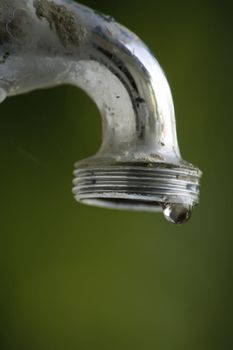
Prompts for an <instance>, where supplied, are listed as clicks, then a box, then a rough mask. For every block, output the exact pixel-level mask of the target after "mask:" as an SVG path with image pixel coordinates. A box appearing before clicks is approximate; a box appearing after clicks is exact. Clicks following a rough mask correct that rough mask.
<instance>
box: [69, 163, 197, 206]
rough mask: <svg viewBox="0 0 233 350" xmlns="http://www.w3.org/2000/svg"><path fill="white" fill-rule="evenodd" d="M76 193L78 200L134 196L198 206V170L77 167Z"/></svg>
mask: <svg viewBox="0 0 233 350" xmlns="http://www.w3.org/2000/svg"><path fill="white" fill-rule="evenodd" d="M74 174H75V179H74V189H73V193H74V195H75V197H76V199H78V200H80V201H85V199H98V198H100V199H101V198H105V199H111V198H112V199H114V198H116V199H117V198H119V199H123V200H124V199H125V200H126V199H129V200H130V199H132V200H137V201H140V200H141V201H151V202H156V203H157V204H158V203H159V204H160V205H161V206H163V205H165V204H166V203H186V204H190V205H195V204H197V203H198V197H199V172H198V170H195V169H194V170H190V169H188V168H187V169H185V168H179V167H174V168H167V167H155V168H145V167H131V166H127V167H126V166H111V167H90V168H89V167H88V168H84V169H76V170H75V172H74Z"/></svg>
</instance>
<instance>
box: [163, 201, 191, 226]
mask: <svg viewBox="0 0 233 350" xmlns="http://www.w3.org/2000/svg"><path fill="white" fill-rule="evenodd" d="M192 209H193V208H192V206H191V205H189V204H182V203H180V204H179V203H173V204H170V203H168V204H166V205H165V206H164V209H163V215H164V217H165V218H166V219H167V220H168V221H170V222H172V223H173V224H184V223H185V222H187V221H188V220H189V219H190V218H191V215H192Z"/></svg>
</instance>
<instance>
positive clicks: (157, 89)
mask: <svg viewBox="0 0 233 350" xmlns="http://www.w3.org/2000/svg"><path fill="white" fill-rule="evenodd" d="M0 63H1V64H0V102H1V101H3V100H4V99H5V98H6V97H7V96H13V95H16V94H20V93H25V92H28V91H31V90H34V89H38V88H45V87H52V86H58V85H60V84H64V83H66V84H67V83H68V84H73V85H76V86H78V87H80V88H81V89H83V90H84V91H85V92H86V93H87V94H88V95H89V96H90V97H91V98H92V99H93V100H94V101H95V103H96V105H97V107H98V109H99V111H100V114H101V117H102V125H103V128H102V130H103V136H102V138H103V142H102V145H101V147H100V149H99V151H98V152H97V154H96V155H95V156H92V157H90V158H88V159H86V160H83V161H80V162H78V163H77V164H76V165H75V180H74V190H73V192H74V195H75V198H76V199H77V200H78V201H81V202H83V203H85V204H91V205H98V206H104V207H110V208H120V209H132V210H150V211H163V213H164V215H165V217H166V218H167V219H168V220H170V221H172V222H174V223H183V222H185V221H187V219H189V217H190V215H191V211H192V208H193V206H195V205H196V204H197V203H198V197H199V179H200V177H201V172H200V170H199V169H197V168H196V167H194V166H192V165H191V164H188V163H186V162H184V161H183V160H182V158H181V155H180V151H179V146H178V142H177V136H176V124H175V113H174V106H173V100H172V95H171V92H170V88H169V85H168V82H167V79H166V77H165V75H164V73H163V71H162V69H161V67H160V66H159V64H158V62H157V60H156V59H155V57H154V56H153V54H152V53H151V52H150V51H149V49H148V48H147V47H146V46H145V45H144V44H143V42H142V41H141V40H140V39H139V38H138V37H137V36H136V35H135V34H133V33H132V32H130V31H129V30H128V29H126V28H125V27H123V26H122V25H120V24H118V23H117V22H116V21H115V20H114V19H113V18H112V17H110V16H105V15H103V14H101V13H99V12H97V11H94V10H92V9H89V8H87V7H85V6H83V5H80V4H77V3H75V2H73V1H70V0H22V1H20V2H18V1H16V0H8V1H0Z"/></svg>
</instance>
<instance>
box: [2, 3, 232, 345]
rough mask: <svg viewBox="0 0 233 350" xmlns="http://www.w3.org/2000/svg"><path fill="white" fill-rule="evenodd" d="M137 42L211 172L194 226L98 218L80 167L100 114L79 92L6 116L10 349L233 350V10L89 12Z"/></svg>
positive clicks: (124, 216) (15, 101)
mask: <svg viewBox="0 0 233 350" xmlns="http://www.w3.org/2000/svg"><path fill="white" fill-rule="evenodd" d="M83 3H84V4H86V5H88V6H91V7H94V8H95V9H98V10H100V11H102V12H104V13H106V14H111V15H113V16H114V17H115V18H116V19H117V20H118V21H120V22H121V23H123V24H124V25H126V26H127V27H129V28H130V29H132V30H133V31H135V32H136V33H137V34H138V35H139V36H140V37H141V38H142V39H143V40H144V41H145V42H146V43H147V44H148V46H150V48H151V49H152V51H153V52H154V53H155V55H156V57H157V58H158V60H159V62H160V63H161V65H162V67H163V68H164V70H165V72H166V73H167V76H168V79H169V82H170V85H171V88H172V92H173V96H174V102H175V107H176V115H177V126H178V138H179V143H180V147H181V152H182V155H183V158H184V159H186V160H188V161H190V162H193V163H194V164H196V165H197V166H199V167H200V168H201V169H202V170H203V173H204V176H203V180H202V191H201V202H200V206H199V207H198V208H197V210H196V211H195V213H194V215H193V218H192V220H191V221H190V222H189V223H188V224H186V225H184V226H173V225H171V224H169V223H167V222H166V221H165V220H164V219H163V217H162V215H159V214H153V213H132V212H120V211H111V210H104V209H98V208H92V207H85V206H82V205H79V204H78V203H76V202H75V201H74V199H73V197H72V194H71V187H72V171H73V163H74V162H75V161H77V160H80V159H83V158H85V157H87V156H89V155H92V154H94V153H95V152H96V150H97V149H98V147H99V145H100V141H101V123H100V117H99V113H98V111H97V109H96V107H95V105H94V103H93V102H92V101H90V99H89V98H88V97H87V96H86V95H85V94H84V93H83V92H82V91H81V90H78V89H77V88H74V87H61V88H56V89H52V90H46V91H39V92H38V91H37V92H33V93H30V94H28V95H25V96H19V97H14V98H10V99H7V100H6V101H5V102H4V103H3V104H2V105H1V106H0V157H1V158H0V159H1V171H0V181H1V188H0V195H1V221H0V233H1V235H0V250H1V251H0V279H1V280H0V320H1V324H0V326H1V327H0V333H1V338H0V349H1V350H11V349H14V350H16V349H17V350H19V349H24V350H27V349H30V350H39V349H40V350H41V349H50V350H53V349H54V350H55V349H56V350H73V349H76V350H77V349H80V350H97V349H101V350H105V349H106V350H119V349H122V350H124V349H127V350H129V349H132V350H133V349H134V350H150V349H153V350H155V349H156V350H176V349H177V350H178V349H179V350H187V349H188V350H197V349H199V350H202V349H203V350H210V349H211V350H213V349H224V350H225V349H226V350H229V349H232V348H233V339H232V334H233V327H232V326H233V323H232V322H233V319H232V313H233V308H232V299H233V296H232V292H233V283H232V277H233V274H232V272H233V271H232V267H233V264H232V263H233V255H232V246H233V229H232V218H231V215H232V212H231V210H232V201H231V196H232V194H233V186H232V172H233V165H232V146H233V138H232V130H233V118H232V115H231V114H232V59H233V46H232V35H233V24H232V23H233V16H232V6H231V4H230V2H229V3H228V2H226V1H225V2H224V1H221V2H220V1H201V0H198V1H173V0H167V1H161V0H159V1H155V0H145V1H143V2H141V1H138V0H135V1H132V2H130V1H128V2H126V1H123V0H118V1H115V2H110V1H107V0H98V1H97V0H96V1H95V0H86V1H85V0H83Z"/></svg>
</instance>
